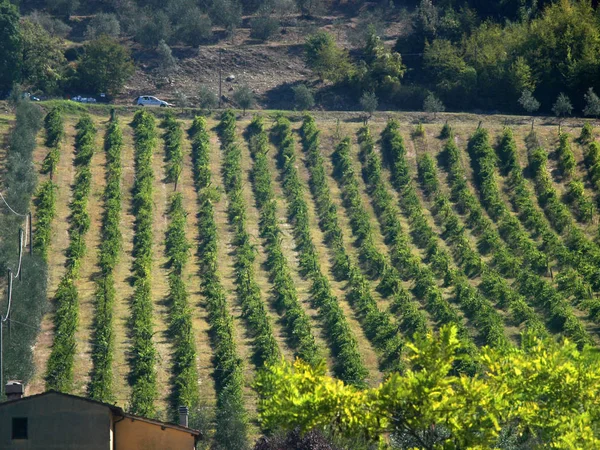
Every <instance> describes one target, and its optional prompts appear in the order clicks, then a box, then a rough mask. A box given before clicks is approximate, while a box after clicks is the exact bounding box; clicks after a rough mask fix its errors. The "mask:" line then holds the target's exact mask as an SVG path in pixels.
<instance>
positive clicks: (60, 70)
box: [21, 20, 66, 94]
mask: <svg viewBox="0 0 600 450" xmlns="http://www.w3.org/2000/svg"><path fill="white" fill-rule="evenodd" d="M21 37H22V45H23V59H22V64H21V79H22V84H23V85H25V86H28V87H30V88H34V90H35V89H40V90H41V91H43V92H45V93H48V94H55V93H56V92H57V91H58V89H59V86H60V83H61V82H62V80H63V78H64V72H65V64H66V60H65V57H64V53H63V45H62V42H61V40H60V39H57V38H54V37H52V36H50V34H48V32H47V31H46V30H44V29H43V28H42V27H41V26H40V25H38V24H36V23H33V22H30V21H29V20H23V21H22V22H21Z"/></svg>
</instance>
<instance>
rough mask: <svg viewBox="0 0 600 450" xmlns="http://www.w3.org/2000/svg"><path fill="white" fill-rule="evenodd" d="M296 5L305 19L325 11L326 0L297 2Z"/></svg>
mask: <svg viewBox="0 0 600 450" xmlns="http://www.w3.org/2000/svg"><path fill="white" fill-rule="evenodd" d="M296 5H297V6H298V9H299V10H300V13H302V15H303V16H305V17H308V18H310V17H314V16H316V15H319V14H321V13H323V11H324V10H325V3H324V0H296Z"/></svg>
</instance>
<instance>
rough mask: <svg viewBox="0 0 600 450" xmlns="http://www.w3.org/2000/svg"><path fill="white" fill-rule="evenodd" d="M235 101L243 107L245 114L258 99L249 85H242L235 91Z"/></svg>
mask: <svg viewBox="0 0 600 450" xmlns="http://www.w3.org/2000/svg"><path fill="white" fill-rule="evenodd" d="M233 101H234V102H235V103H236V104H237V105H238V106H239V107H240V108H242V110H243V114H244V115H245V114H246V110H247V109H249V108H251V107H252V106H253V105H254V102H255V101H256V99H255V97H254V93H253V92H252V90H251V89H250V88H249V87H248V86H247V85H242V86H240V87H239V88H237V89H236V90H235V91H234V93H233Z"/></svg>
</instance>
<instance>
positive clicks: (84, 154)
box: [46, 115, 96, 392]
mask: <svg viewBox="0 0 600 450" xmlns="http://www.w3.org/2000/svg"><path fill="white" fill-rule="evenodd" d="M76 128H77V136H76V138H75V149H76V152H75V165H76V166H77V170H76V174H75V182H74V185H73V199H72V200H71V203H70V205H69V206H70V209H71V216H70V221H71V223H70V227H69V246H68V248H67V252H66V253H67V262H66V272H65V274H64V275H63V277H62V279H61V280H60V282H59V284H58V288H57V290H56V294H55V297H54V301H55V304H56V313H55V315H54V342H53V343H52V352H51V353H50V357H49V359H48V366H47V368H46V387H47V389H54V390H57V391H61V392H69V391H70V390H71V387H72V384H73V362H74V356H75V352H76V345H77V344H76V341H75V332H76V331H77V325H78V322H79V294H78V291H77V288H76V286H75V281H76V280H77V278H78V276H79V266H80V264H81V260H82V258H83V256H84V255H85V251H86V246H85V235H86V233H87V231H88V230H89V227H90V216H89V212H88V209H87V206H88V197H89V194H90V187H91V171H90V161H91V159H92V155H93V153H94V139H95V136H96V128H95V127H94V123H93V122H92V119H91V117H89V116H87V115H86V116H83V117H82V118H81V119H80V120H79V122H78V123H77V127H76Z"/></svg>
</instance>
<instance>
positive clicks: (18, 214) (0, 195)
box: [0, 192, 27, 217]
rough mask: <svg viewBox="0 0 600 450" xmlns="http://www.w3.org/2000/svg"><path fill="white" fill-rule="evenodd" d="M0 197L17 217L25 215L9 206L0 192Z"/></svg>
mask: <svg viewBox="0 0 600 450" xmlns="http://www.w3.org/2000/svg"><path fill="white" fill-rule="evenodd" d="M0 198H2V201H3V202H4V204H5V205H6V207H7V208H8V209H10V210H11V212H12V213H13V214H16V215H17V216H19V217H27V214H20V213H18V212H16V211H15V210H14V209H12V208H11V207H10V205H9V204H8V203H7V201H6V199H5V198H4V195H2V192H0Z"/></svg>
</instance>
